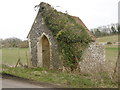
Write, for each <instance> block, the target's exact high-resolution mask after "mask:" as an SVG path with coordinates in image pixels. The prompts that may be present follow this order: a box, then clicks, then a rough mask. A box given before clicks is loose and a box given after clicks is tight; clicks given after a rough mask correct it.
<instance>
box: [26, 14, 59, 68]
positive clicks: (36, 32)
mask: <svg viewBox="0 0 120 90" xmlns="http://www.w3.org/2000/svg"><path fill="white" fill-rule="evenodd" d="M43 33H44V34H45V35H47V36H48V40H49V43H50V50H51V57H50V59H51V62H50V64H51V65H50V66H51V68H59V64H60V62H59V58H58V57H59V56H58V52H57V50H58V49H57V48H58V46H57V44H56V41H55V39H54V38H53V35H52V32H51V31H50V30H48V28H47V26H46V25H45V23H44V21H43V18H42V16H41V14H40V13H38V15H37V17H36V19H35V21H34V23H33V26H32V28H31V31H30V33H29V36H28V38H29V45H30V51H31V52H30V54H31V57H30V58H31V63H32V66H34V67H36V66H38V65H39V64H38V57H37V51H38V50H37V42H39V40H38V38H39V37H40V36H41V35H42V34H43ZM38 67H39V66H38Z"/></svg>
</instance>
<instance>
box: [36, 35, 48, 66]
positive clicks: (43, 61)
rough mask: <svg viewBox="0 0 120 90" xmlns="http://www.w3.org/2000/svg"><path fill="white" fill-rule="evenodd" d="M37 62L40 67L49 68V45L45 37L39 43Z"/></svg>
mask: <svg viewBox="0 0 120 90" xmlns="http://www.w3.org/2000/svg"><path fill="white" fill-rule="evenodd" d="M38 60H39V61H38V63H39V64H40V66H42V67H46V68H50V43H49V40H48V38H47V37H46V36H45V35H43V36H42V37H41V39H40V41H39V46H38Z"/></svg>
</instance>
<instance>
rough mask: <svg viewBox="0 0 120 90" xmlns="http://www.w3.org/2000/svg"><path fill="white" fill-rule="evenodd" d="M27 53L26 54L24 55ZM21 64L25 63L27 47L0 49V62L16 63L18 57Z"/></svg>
mask: <svg viewBox="0 0 120 90" xmlns="http://www.w3.org/2000/svg"><path fill="white" fill-rule="evenodd" d="M26 54H27V55H26ZM19 57H20V60H21V62H22V63H23V64H26V63H27V58H28V48H23V49H22V48H3V49H2V63H3V64H9V65H16V63H17V60H18V59H19Z"/></svg>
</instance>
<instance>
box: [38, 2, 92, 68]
mask: <svg viewBox="0 0 120 90" xmlns="http://www.w3.org/2000/svg"><path fill="white" fill-rule="evenodd" d="M43 7H44V8H43ZM40 8H41V10H40V13H41V15H42V17H43V19H44V21H45V23H46V25H47V26H48V28H49V30H51V32H52V33H53V36H54V37H55V38H56V40H57V41H58V45H59V53H60V54H61V55H62V57H63V59H64V60H63V63H64V66H65V67H70V68H71V69H72V68H73V67H74V69H76V66H77V65H76V64H78V62H79V61H80V60H81V56H82V54H83V51H84V49H85V48H86V47H87V46H88V44H89V43H90V42H91V37H90V36H89V35H88V33H87V32H86V30H85V29H84V28H83V27H82V26H81V25H80V24H78V23H77V22H76V21H75V19H74V18H73V17H72V16H70V15H68V14H65V13H62V12H58V11H56V10H55V9H54V8H52V7H51V6H50V5H46V4H45V5H44V4H43V3H41V7H40Z"/></svg>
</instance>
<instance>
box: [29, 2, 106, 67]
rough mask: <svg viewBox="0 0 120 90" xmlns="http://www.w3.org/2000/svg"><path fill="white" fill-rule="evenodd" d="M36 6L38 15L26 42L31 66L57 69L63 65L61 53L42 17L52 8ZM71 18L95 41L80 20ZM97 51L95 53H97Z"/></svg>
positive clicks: (42, 4)
mask: <svg viewBox="0 0 120 90" xmlns="http://www.w3.org/2000/svg"><path fill="white" fill-rule="evenodd" d="M38 6H39V7H40V8H39V11H38V14H37V16H36V18H35V20H34V23H33V25H32V28H31V30H30V32H29V34H28V36H27V37H28V41H29V47H30V60H31V63H32V66H34V67H47V68H55V69H57V68H60V67H62V65H63V63H64V62H63V61H62V57H61V53H60V52H59V47H60V45H58V40H57V39H56V37H55V35H54V34H53V32H52V31H51V30H50V26H49V27H48V26H47V24H46V22H45V19H44V17H43V15H42V14H44V13H45V12H44V9H46V10H48V8H49V9H50V10H52V9H53V8H52V7H51V6H50V5H49V4H46V3H43V2H42V3H41V4H40V5H38ZM46 15H47V14H46ZM61 15H64V14H61ZM59 16H60V15H59V14H58V17H59ZM55 17H56V16H55ZM71 17H72V18H73V19H74V20H75V21H76V23H77V24H80V25H81V26H82V27H83V28H84V29H85V31H86V32H87V33H88V35H89V36H90V37H91V38H92V41H95V37H94V36H93V35H92V34H91V32H90V31H89V30H88V28H87V27H86V26H85V24H84V23H83V22H82V20H80V19H79V18H78V17H74V16H71ZM56 19H58V18H56ZM47 20H48V19H47ZM47 22H48V21H47ZM56 26H57V25H56ZM73 26H74V25H73ZM61 32H62V30H61V31H59V32H58V33H57V35H59V34H61ZM57 35H56V36H57ZM78 41H79V40H78ZM92 49H94V48H92ZM100 49H101V48H100ZM95 50H96V49H95ZM97 50H98V49H97ZM97 50H96V51H95V52H97ZM85 51H86V50H85ZM87 51H90V49H88V50H87ZM92 51H93V52H91V53H94V50H92ZM98 51H99V50H98ZM101 52H104V50H103V51H102V49H101ZM97 54H98V52H97ZM99 54H100V53H99ZM102 54H103V53H102ZM93 56H94V57H93V58H95V59H96V57H97V56H99V55H95V54H94V55H93ZM89 57H92V54H89V56H87V57H86V58H87V59H89ZM101 57H103V56H101ZM83 59H85V58H84V57H83ZM90 59H91V58H90ZM97 59H101V60H103V59H104V58H99V57H98V58H97ZM85 60H86V59H85ZM98 61H99V60H98ZM81 66H82V65H81Z"/></svg>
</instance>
